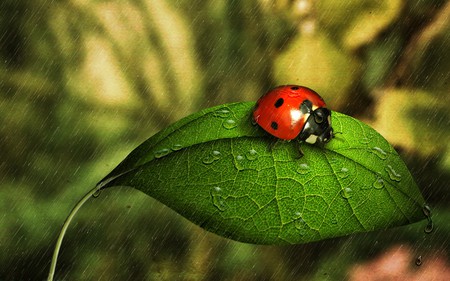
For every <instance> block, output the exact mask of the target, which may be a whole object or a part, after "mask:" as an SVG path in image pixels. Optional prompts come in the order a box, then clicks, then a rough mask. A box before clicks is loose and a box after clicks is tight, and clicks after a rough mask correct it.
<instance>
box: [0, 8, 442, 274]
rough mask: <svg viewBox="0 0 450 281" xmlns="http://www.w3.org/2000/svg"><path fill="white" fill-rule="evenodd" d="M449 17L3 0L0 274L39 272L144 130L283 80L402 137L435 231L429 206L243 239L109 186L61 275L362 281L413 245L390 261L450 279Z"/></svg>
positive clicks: (397, 142)
mask: <svg viewBox="0 0 450 281" xmlns="http://www.w3.org/2000/svg"><path fill="white" fill-rule="evenodd" d="M449 18H450V4H449V1H440V0H411V1H406V0H377V1H369V0H363V1H361V0H350V1H341V0H318V1H313V0H297V1H292V0H250V1H238V0H234V1H232V0H229V1H213V0H203V1H201V0H178V1H169V0H131V1H121V0H115V1H107V0H103V1H95V0H61V1H48V0H36V1H25V0H3V1H2V2H1V3H0V97H1V99H0V159H1V161H0V180H1V182H0V183H1V187H0V280H2V281H3V280H43V279H45V278H46V275H47V272H48V268H49V264H50V259H51V255H52V251H53V248H54V244H55V241H56V237H57V235H58V232H59V230H60V227H61V225H62V223H63V221H64V219H65V218H66V216H67V215H68V212H69V211H70V210H71V208H72V207H73V206H74V204H75V203H76V201H78V200H79V199H80V198H81V196H82V195H84V194H85V193H86V192H87V191H88V190H90V189H92V188H93V186H94V185H95V184H96V183H97V182H98V181H99V180H100V179H101V178H102V177H103V176H105V175H106V174H107V173H108V172H109V171H111V170H112V169H113V168H114V167H115V166H116V165H117V164H118V163H119V162H120V161H121V160H122V159H123V158H124V157H125V156H126V155H127V154H128V153H129V152H130V151H131V150H132V149H133V148H134V147H136V146H137V145H138V144H140V143H141V142H142V141H144V140H145V139H146V138H148V137H150V136H151V135H153V134H154V133H156V132H158V131H159V130H160V129H162V128H164V127H166V126H168V125H169V124H171V123H172V122H175V121H176V120H178V119H180V118H182V117H184V116H186V115H189V114H191V113H193V112H196V111H198V110H200V109H202V108H205V107H209V106H213V105H218V104H222V103H226V102H235V101H249V100H256V99H257V98H258V97H259V96H260V95H261V94H263V93H264V92H266V91H267V90H268V89H270V88H271V87H274V86H276V85H279V84H286V83H290V84H300V85H305V86H308V87H311V88H313V89H315V90H316V91H318V92H319V93H320V94H321V95H322V96H323V97H324V98H325V100H326V101H327V103H328V105H329V107H330V108H331V109H333V110H336V111H341V112H344V113H346V114H350V115H352V116H355V117H357V118H359V119H361V120H363V121H365V122H366V123H368V124H370V125H371V126H372V127H374V128H375V129H376V130H377V131H379V132H380V133H381V134H382V135H383V136H384V137H385V138H387V139H388V140H389V141H390V142H391V143H392V144H393V145H394V146H395V147H396V149H397V150H398V151H399V153H400V154H401V156H402V158H403V159H404V160H405V161H406V163H407V165H408V166H409V167H410V169H411V171H412V173H413V176H414V178H415V179H416V180H417V182H418V183H419V186H420V188H421V190H422V191H423V194H424V197H425V198H426V200H427V202H428V203H429V204H430V206H431V207H432V209H433V214H434V222H435V231H434V232H433V233H432V234H429V235H426V234H424V232H423V229H424V228H425V225H426V222H425V221H422V222H420V223H417V224H415V225H411V226H406V227H400V228H396V229H391V230H387V231H381V232H374V233H368V234H358V235H354V236H350V237H343V238H339V239H333V240H328V241H323V242H318V243H311V244H307V245H293V246H288V247H276V246H258V245H250V244H243V243H238V242H234V241H230V240H227V239H225V238H221V237H218V236H216V235H214V234H211V233H208V232H206V231H204V230H202V229H201V228H199V227H198V226H196V225H193V224H192V223H190V222H188V221H187V220H185V219H184V218H182V217H181V216H179V215H177V214H176V213H175V212H173V211H171V210H170V209H168V208H166V207H164V206H163V205H162V204H160V203H159V202H157V201H155V200H153V199H151V198H149V197H146V196H145V195H143V194H142V193H140V192H139V191H136V190H132V189H127V188H114V189H108V190H105V191H104V192H102V193H101V195H100V197H98V198H97V199H92V200H89V201H88V202H87V203H86V205H85V206H83V208H82V209H81V211H80V213H79V214H78V215H77V216H76V217H75V220H74V223H73V224H72V225H71V226H70V228H69V231H68V233H67V235H66V237H65V240H64V242H63V245H62V250H61V253H60V259H59V261H58V265H57V272H56V274H57V275H56V278H57V279H59V280H63V279H64V280H341V279H349V280H360V279H361V275H358V274H361V272H363V275H362V276H365V277H364V279H365V280H366V281H368V280H372V279H370V277H367V276H368V275H367V274H369V273H370V272H374V271H376V268H377V267H376V266H377V263H376V262H377V261H379V262H382V261H389V262H388V263H391V264H394V265H396V263H395V261H396V260H395V259H397V261H398V260H401V259H402V258H403V259H404V260H405V261H404V263H403V267H401V268H400V267H398V268H395V267H393V269H392V270H391V271H392V272H393V274H401V275H402V276H409V277H411V278H410V279H409V280H416V279H413V278H419V277H420V276H426V277H433V276H434V275H433V274H437V273H436V272H435V271H436V270H435V271H433V268H436V267H437V268H439V270H438V272H439V274H440V275H439V276H444V277H445V276H449V278H450V264H449V257H450V250H449V248H450V246H449V244H450V242H449V241H450V225H449V223H448V222H449V221H450V206H449V202H450V196H449V193H450V192H449V191H450V144H449V143H450V142H449V141H450V130H449V127H450V96H449V94H450V93H449V92H450V91H449V90H450V87H449V81H450V74H449V73H450V71H449V70H450V56H449V53H450V52H449V50H450V24H449ZM398 249H400V250H398ZM389 251H391V252H389ZM392 251H394V252H395V251H396V253H397V254H398V255H397V256H396V255H392V254H390V253H392ZM392 257H394V260H393V261H392V260H390V258H391V259H392ZM419 258H420V260H421V262H422V265H420V266H417V265H415V263H416V262H417V261H418V260H417V259H419ZM433 266H434V267H433ZM358 270H359V271H358ZM364 272H365V274H366V275H364ZM433 272H434V273H433ZM380 274H381V273H380ZM386 274H390V273H389V272H388V273H386ZM408 274H409V275H408ZM420 274H422V275H420ZM445 274H448V275H445ZM379 276H383V275H379ZM386 276H388V277H389V276H390V275H386ZM418 276H419V277H418ZM417 280H419V279H417ZM421 280H425V279H421ZM426 280H429V279H426Z"/></svg>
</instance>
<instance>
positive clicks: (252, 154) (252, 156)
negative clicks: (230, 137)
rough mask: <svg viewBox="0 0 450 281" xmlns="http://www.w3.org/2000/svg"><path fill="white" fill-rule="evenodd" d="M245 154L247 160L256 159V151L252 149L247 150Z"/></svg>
mask: <svg viewBox="0 0 450 281" xmlns="http://www.w3.org/2000/svg"><path fill="white" fill-rule="evenodd" d="M245 156H246V157H247V159H248V160H250V161H253V160H256V159H258V152H257V151H256V150H254V149H250V150H249V151H247V153H246V154H245Z"/></svg>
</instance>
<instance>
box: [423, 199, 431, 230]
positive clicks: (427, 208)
mask: <svg viewBox="0 0 450 281" xmlns="http://www.w3.org/2000/svg"><path fill="white" fill-rule="evenodd" d="M422 211H423V214H424V215H425V217H426V218H427V220H428V223H427V226H426V227H425V229H424V232H425V233H427V234H429V233H431V232H433V229H434V224H433V220H432V219H431V208H430V206H428V205H424V206H423V208H422Z"/></svg>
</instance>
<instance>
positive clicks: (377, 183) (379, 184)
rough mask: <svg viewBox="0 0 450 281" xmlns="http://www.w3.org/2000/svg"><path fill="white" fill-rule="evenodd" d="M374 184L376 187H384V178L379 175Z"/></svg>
mask: <svg viewBox="0 0 450 281" xmlns="http://www.w3.org/2000/svg"><path fill="white" fill-rule="evenodd" d="M372 185H373V187H374V188H376V189H382V188H383V187H384V180H383V179H382V178H380V177H377V179H376V180H375V181H374V182H373V184H372Z"/></svg>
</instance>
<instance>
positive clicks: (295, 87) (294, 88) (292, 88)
mask: <svg viewBox="0 0 450 281" xmlns="http://www.w3.org/2000/svg"><path fill="white" fill-rule="evenodd" d="M298 89H300V87H298V86H294V87H291V90H294V91H295V90H298Z"/></svg>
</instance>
